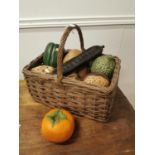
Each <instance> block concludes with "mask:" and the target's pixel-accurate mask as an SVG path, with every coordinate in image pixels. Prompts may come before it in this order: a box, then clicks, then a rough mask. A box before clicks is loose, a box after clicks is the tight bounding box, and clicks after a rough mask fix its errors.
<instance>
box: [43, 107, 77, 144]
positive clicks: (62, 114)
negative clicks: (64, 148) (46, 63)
mask: <svg viewBox="0 0 155 155" xmlns="http://www.w3.org/2000/svg"><path fill="white" fill-rule="evenodd" d="M74 126H75V124H74V117H73V115H72V114H71V113H70V112H68V111H66V110H64V109H57V108H54V109H51V110H50V111H49V112H48V113H47V114H46V115H45V116H44V118H43V120H42V124H41V133H42V135H43V137H44V138H45V139H47V140H48V141H51V142H55V143H62V142H65V141H66V140H68V139H69V138H70V137H71V136H72V134H73V131H74Z"/></svg>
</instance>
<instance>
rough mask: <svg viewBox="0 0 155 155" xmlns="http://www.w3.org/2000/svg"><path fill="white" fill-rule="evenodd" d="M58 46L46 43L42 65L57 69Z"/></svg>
mask: <svg viewBox="0 0 155 155" xmlns="http://www.w3.org/2000/svg"><path fill="white" fill-rule="evenodd" d="M58 47H59V45H58V44H55V43H48V45H47V46H46V48H45V51H44V53H43V64H44V65H48V66H52V67H57V48H58Z"/></svg>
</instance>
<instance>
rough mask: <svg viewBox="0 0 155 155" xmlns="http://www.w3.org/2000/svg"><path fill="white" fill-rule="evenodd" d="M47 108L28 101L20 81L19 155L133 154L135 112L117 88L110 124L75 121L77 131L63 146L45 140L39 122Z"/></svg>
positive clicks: (27, 95)
mask: <svg viewBox="0 0 155 155" xmlns="http://www.w3.org/2000/svg"><path fill="white" fill-rule="evenodd" d="M49 110H50V109H49V107H46V106H44V105H42V104H40V103H36V102H34V101H33V99H32V98H31V96H30V94H29V92H28V90H27V87H26V84H25V81H20V125H21V126H20V155H134V153H135V152H134V110H133V108H132V107H131V105H130V103H129V102H128V100H127V99H126V97H125V96H124V95H123V93H122V92H121V91H120V89H118V92H117V97H116V101H115V104H114V108H113V113H112V118H111V121H110V122H109V123H100V122H96V121H93V120H89V119H87V118H76V130H75V132H74V134H73V136H72V138H71V139H70V140H69V141H68V142H66V143H65V144H53V143H50V142H47V141H45V140H44V139H43V138H42V136H41V134H40V125H41V119H42V117H43V116H44V114H45V113H46V112H48V111H49Z"/></svg>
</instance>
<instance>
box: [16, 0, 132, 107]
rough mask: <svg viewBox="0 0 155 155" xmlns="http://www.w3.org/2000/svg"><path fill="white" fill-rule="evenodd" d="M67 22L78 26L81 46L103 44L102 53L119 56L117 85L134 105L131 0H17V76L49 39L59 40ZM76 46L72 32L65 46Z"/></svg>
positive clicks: (74, 34)
mask: <svg viewBox="0 0 155 155" xmlns="http://www.w3.org/2000/svg"><path fill="white" fill-rule="evenodd" d="M69 23H77V24H79V25H80V26H81V28H82V32H83V36H84V40H85V48H88V47H90V46H92V45H97V44H99V45H100V44H101V45H102V44H104V45H105V53H108V54H113V55H117V56H118V57H120V59H121V61H122V64H121V66H122V67H121V73H120V80H119V86H120V88H121V89H122V90H123V92H124V94H125V95H126V96H127V98H128V99H129V101H130V102H131V104H132V105H133V106H134V100H135V98H134V94H135V91H134V86H135V83H134V76H135V74H134V73H135V70H134V66H135V63H134V56H135V53H134V46H135V41H134V1H133V0H117V1H116V0H85V1H82V0H78V1H74V0H63V1H62V0H61V1H60V0H44V1H38V0H33V1H30V0H20V23H19V24H20V33H19V36H20V47H19V51H20V53H19V56H20V60H19V62H20V70H19V75H20V79H23V75H22V72H21V71H22V68H23V67H24V66H25V65H26V64H28V63H29V62H30V61H31V60H32V59H34V58H35V57H36V56H38V55H39V54H40V53H41V52H43V50H44V48H45V46H46V44H47V43H48V42H50V41H53V42H59V40H60V37H61V35H62V33H63V30H64V27H65V26H66V25H67V24H69ZM67 47H70V48H71V47H73V48H79V43H78V37H77V34H76V32H75V33H71V35H70V37H69V38H68V41H67V44H66V48H67Z"/></svg>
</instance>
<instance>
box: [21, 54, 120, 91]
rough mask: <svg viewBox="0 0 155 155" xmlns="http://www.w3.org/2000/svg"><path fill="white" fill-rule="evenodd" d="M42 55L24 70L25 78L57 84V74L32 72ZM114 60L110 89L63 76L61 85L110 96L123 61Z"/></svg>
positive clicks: (116, 58)
mask: <svg viewBox="0 0 155 155" xmlns="http://www.w3.org/2000/svg"><path fill="white" fill-rule="evenodd" d="M42 55H43V53H42V54H41V55H40V56H38V57H37V58H35V59H34V60H32V61H31V62H30V63H29V64H28V65H26V66H25V67H24V68H23V74H24V77H25V76H33V77H36V78H38V77H39V78H40V79H46V80H54V81H55V82H56V83H57V75H56V74H54V75H52V74H51V75H50V74H46V75H43V74H37V73H33V72H32V71H31V70H30V68H31V67H32V65H34V64H35V63H36V62H37V61H38V60H39V59H41V58H42ZM105 55H106V54H105ZM114 58H115V62H116V65H115V69H114V72H113V77H112V79H111V83H110V85H109V87H104V88H100V87H97V86H93V85H89V84H87V83H85V82H83V81H80V80H74V79H71V78H69V77H67V76H66V77H65V76H63V79H62V81H61V83H60V84H62V85H66V84H73V85H75V86H76V85H77V86H80V87H87V88H88V89H91V90H97V91H100V92H102V93H105V94H110V93H111V92H112V91H113V90H114V88H115V87H116V86H117V82H118V78H119V72H120V68H121V65H120V63H121V60H120V59H119V58H118V57H117V56H114Z"/></svg>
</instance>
